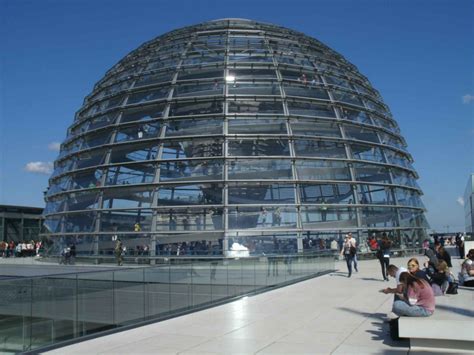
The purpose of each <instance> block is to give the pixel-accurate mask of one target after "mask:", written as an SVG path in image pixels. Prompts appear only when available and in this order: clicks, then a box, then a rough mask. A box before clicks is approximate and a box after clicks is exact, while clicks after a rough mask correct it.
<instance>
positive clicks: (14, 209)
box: [0, 205, 43, 214]
mask: <svg viewBox="0 0 474 355" xmlns="http://www.w3.org/2000/svg"><path fill="white" fill-rule="evenodd" d="M5 212H8V213H27V214H42V213H43V208H41V207H31V206H12V205H0V213H5Z"/></svg>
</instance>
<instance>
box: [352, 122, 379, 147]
mask: <svg viewBox="0 0 474 355" xmlns="http://www.w3.org/2000/svg"><path fill="white" fill-rule="evenodd" d="M344 130H345V132H346V136H347V138H349V139H351V138H352V139H357V140H360V141H367V142H373V143H379V142H380V141H379V137H378V136H377V132H375V131H374V130H372V129H368V128H366V127H362V126H352V125H351V126H350V125H345V126H344Z"/></svg>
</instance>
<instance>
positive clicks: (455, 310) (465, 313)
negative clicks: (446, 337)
mask: <svg viewBox="0 0 474 355" xmlns="http://www.w3.org/2000/svg"><path fill="white" fill-rule="evenodd" d="M436 308H439V309H444V310H445V311H449V312H453V313H457V314H462V315H463V316H469V317H474V312H473V311H471V310H469V309H465V308H459V307H453V306H445V305H444V304H439V305H436Z"/></svg>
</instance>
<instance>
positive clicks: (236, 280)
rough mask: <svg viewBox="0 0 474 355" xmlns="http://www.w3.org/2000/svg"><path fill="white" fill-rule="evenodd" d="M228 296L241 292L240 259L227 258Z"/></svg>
mask: <svg viewBox="0 0 474 355" xmlns="http://www.w3.org/2000/svg"><path fill="white" fill-rule="evenodd" d="M227 273H228V285H229V286H228V289H229V297H235V296H238V295H240V294H242V265H241V261H240V259H228V260H227Z"/></svg>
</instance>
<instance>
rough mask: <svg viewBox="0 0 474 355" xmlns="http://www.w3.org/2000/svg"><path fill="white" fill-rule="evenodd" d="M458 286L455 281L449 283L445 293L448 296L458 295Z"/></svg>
mask: <svg viewBox="0 0 474 355" xmlns="http://www.w3.org/2000/svg"><path fill="white" fill-rule="evenodd" d="M458 287H459V284H458V283H457V282H456V281H453V282H450V283H449V286H448V289H447V290H446V293H447V294H448V295H457V294H458Z"/></svg>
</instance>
